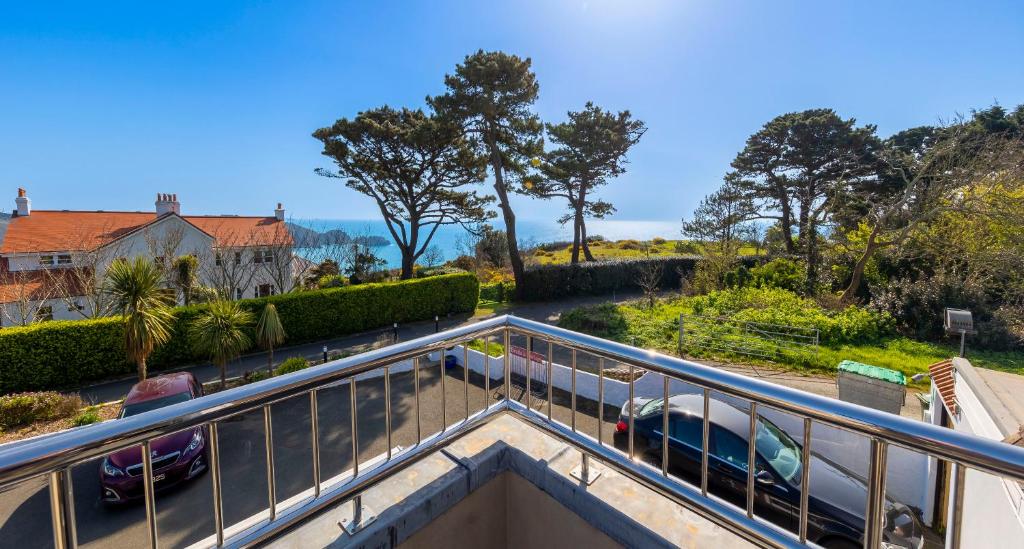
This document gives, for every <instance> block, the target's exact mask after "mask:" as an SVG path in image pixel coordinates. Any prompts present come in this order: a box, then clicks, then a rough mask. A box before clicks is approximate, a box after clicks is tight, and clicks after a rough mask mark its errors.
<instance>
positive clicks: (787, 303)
mask: <svg viewBox="0 0 1024 549" xmlns="http://www.w3.org/2000/svg"><path fill="white" fill-rule="evenodd" d="M690 306H691V308H692V310H693V313H694V314H698V315H705V316H712V317H728V318H731V319H733V320H738V321H746V322H763V323H768V324H781V325H784V326H796V327H801V328H812V329H817V330H818V331H819V336H820V340H821V343H822V344H824V345H838V344H841V343H869V342H874V341H878V340H879V339H881V338H883V337H885V336H888V335H892V333H893V322H892V318H891V317H890V316H888V315H885V314H881V313H878V312H875V311H872V310H869V309H866V308H863V307H856V306H849V307H847V308H845V309H842V310H840V311H827V310H825V309H822V308H821V307H820V306H818V304H817V303H815V302H814V301H813V300H810V299H807V298H803V297H800V296H799V295H797V294H795V293H793V292H791V291H789V290H782V289H778V288H738V289H730V290H722V291H718V292H711V293H710V294H707V295H704V296H698V297H694V298H692V299H691V300H690Z"/></svg>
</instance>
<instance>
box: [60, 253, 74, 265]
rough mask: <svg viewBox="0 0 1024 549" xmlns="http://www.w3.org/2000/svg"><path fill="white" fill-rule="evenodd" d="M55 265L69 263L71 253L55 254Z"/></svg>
mask: <svg viewBox="0 0 1024 549" xmlns="http://www.w3.org/2000/svg"><path fill="white" fill-rule="evenodd" d="M57 265H71V255H70V254H61V255H58V256H57Z"/></svg>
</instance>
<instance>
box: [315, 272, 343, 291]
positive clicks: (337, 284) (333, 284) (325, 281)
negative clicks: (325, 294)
mask: <svg viewBox="0 0 1024 549" xmlns="http://www.w3.org/2000/svg"><path fill="white" fill-rule="evenodd" d="M347 285H348V278H346V277H344V276H342V275H339V274H334V275H324V276H321V277H320V278H319V279H318V280H317V281H316V287H317V288H320V289H321V290H326V289H328V288H341V287H342V286H347Z"/></svg>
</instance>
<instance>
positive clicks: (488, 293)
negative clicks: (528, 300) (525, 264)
mask: <svg viewBox="0 0 1024 549" xmlns="http://www.w3.org/2000/svg"><path fill="white" fill-rule="evenodd" d="M515 293H516V283H515V282H513V281H511V280H506V281H500V282H491V283H488V284H481V285H480V300H481V301H496V302H498V303H503V302H505V301H509V300H511V299H512V296H514V295H515Z"/></svg>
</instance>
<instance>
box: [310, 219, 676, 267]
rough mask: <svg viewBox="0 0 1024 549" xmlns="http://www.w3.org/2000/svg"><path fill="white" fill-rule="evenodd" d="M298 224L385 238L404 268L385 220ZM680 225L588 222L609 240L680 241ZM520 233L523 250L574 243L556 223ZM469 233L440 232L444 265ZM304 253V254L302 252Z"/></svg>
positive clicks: (520, 228)
mask: <svg viewBox="0 0 1024 549" xmlns="http://www.w3.org/2000/svg"><path fill="white" fill-rule="evenodd" d="M293 222H294V223H297V224H299V225H302V226H304V227H308V228H310V229H313V230H317V231H320V232H324V231H327V230H330V229H341V230H343V231H345V232H346V233H348V234H349V235H350V236H381V237H384V238H385V239H387V240H388V241H389V242H391V244H388V245H386V246H377V247H375V248H374V253H375V254H376V255H377V256H378V257H380V258H382V259H383V260H384V261H386V262H387V267H388V268H392V269H394V268H398V267H401V264H402V261H401V259H402V254H401V252H400V251H399V249H398V246H396V245H395V244H394V243H393V242H394V241H393V239H392V238H391V233H390V232H389V231H388V228H387V225H386V224H385V223H384V220H382V219H309V220H293ZM494 226H495V228H498V229H502V228H504V226H503V224H502V223H501V220H500V219H499V220H497V222H496V223H494ZM680 228H681V227H680V222H679V221H625V220H601V219H593V220H589V221H587V234H589V235H591V236H594V235H601V236H603V237H605V238H606V239H608V240H623V239H627V238H633V239H636V240H650V239H652V238H655V237H659V236H660V237H662V238H666V239H676V238H679V231H680ZM516 233H517V237H518V239H519V242H520V246H525V247H529V246H534V245H538V244H545V243H549V242H557V241H571V240H572V225H571V224H569V223H567V224H565V225H560V224H558V223H557V222H555V221H535V220H518V221H517V222H516ZM470 241H471V239H470V235H469V233H468V232H467V231H466V230H465V229H464V228H462V227H460V226H458V225H445V226H442V227H440V228H439V229H438V230H437V233H436V234H434V237H433V239H431V241H430V246H435V247H437V249H438V251H439V252H440V254H441V257H442V260H443V261H448V260H451V259H454V258H456V257H458V256H459V255H460V254H461V253H464V250H465V249H466V248H467V243H468V242H470ZM300 253H301V252H300Z"/></svg>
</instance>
